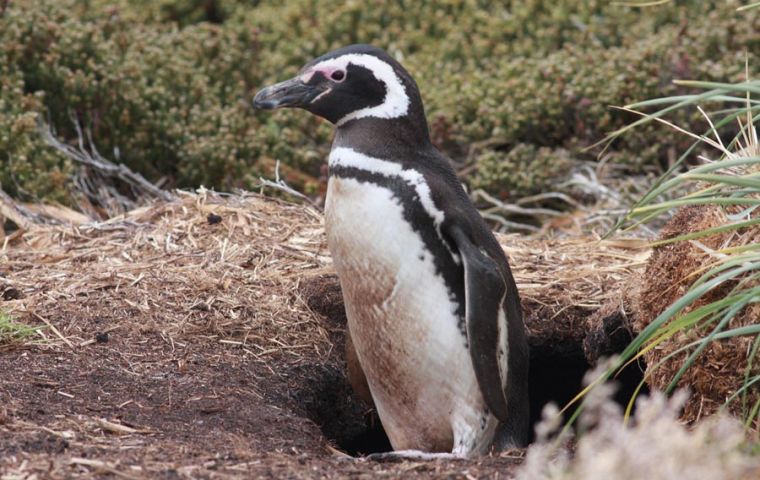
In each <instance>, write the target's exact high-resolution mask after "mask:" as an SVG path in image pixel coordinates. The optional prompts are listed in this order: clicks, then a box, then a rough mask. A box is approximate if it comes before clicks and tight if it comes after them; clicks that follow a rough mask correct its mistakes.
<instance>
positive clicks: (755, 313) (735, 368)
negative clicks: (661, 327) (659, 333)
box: [635, 206, 760, 421]
mask: <svg viewBox="0 0 760 480" xmlns="http://www.w3.org/2000/svg"><path fill="white" fill-rule="evenodd" d="M727 223H729V220H728V218H727V217H726V213H725V212H724V210H723V209H722V208H720V207H717V206H690V207H685V208H682V209H680V210H679V211H678V212H677V213H676V215H675V216H674V217H673V218H672V219H671V220H670V222H668V224H667V225H666V226H665V228H663V230H662V232H661V238H662V239H669V238H674V237H676V236H679V235H684V234H688V233H693V232H698V231H701V230H705V229H708V228H713V227H717V226H720V225H726V224H727ZM758 241H760V232H759V231H758V230H757V229H747V230H745V231H740V232H725V233H718V234H715V235H712V236H709V237H705V238H700V239H699V240H698V241H681V242H677V243H671V244H666V245H663V246H660V247H657V248H655V249H654V252H653V253H652V256H651V259H650V260H649V263H648V264H647V267H646V271H645V273H644V275H643V277H642V286H641V290H640V294H639V295H638V298H637V300H636V308H635V310H636V312H637V317H636V319H637V320H636V325H635V329H636V330H637V331H641V330H642V329H643V328H645V327H646V326H647V325H649V324H650V323H651V322H652V321H653V320H654V319H655V318H657V316H658V315H660V314H661V313H662V312H663V311H664V310H665V309H666V308H667V307H669V306H670V305H671V304H672V303H673V302H674V301H676V300H677V299H679V298H680V297H681V296H683V295H684V294H685V293H686V292H687V291H688V289H689V288H690V287H691V286H692V285H693V283H694V282H695V281H696V280H697V279H699V277H700V276H701V275H702V274H703V273H705V272H706V270H707V269H708V268H709V266H710V265H711V264H713V263H714V262H715V260H716V259H717V258H718V257H719V256H720V255H721V254H720V253H719V252H718V251H719V250H721V249H724V248H726V247H737V246H741V245H748V244H750V243H756V242H758ZM737 283H738V279H735V280H732V281H726V282H724V283H723V284H721V285H719V286H717V287H716V288H714V289H712V290H711V291H709V292H707V293H706V294H705V295H703V296H702V297H701V298H699V299H698V300H697V301H695V302H694V303H692V304H691V305H689V306H688V307H687V308H686V309H684V311H683V312H682V314H686V313H688V312H693V311H694V310H696V309H698V308H700V307H703V306H705V305H707V304H708V303H711V302H714V301H716V300H720V299H722V298H725V297H726V296H727V295H728V294H729V293H730V292H731V290H732V289H733V288H734V287H736V286H737ZM759 318H760V306H758V304H757V303H755V304H750V306H749V307H746V308H745V309H744V310H743V311H741V312H739V314H738V315H737V316H736V317H735V318H734V319H733V320H732V321H731V324H730V326H729V327H730V328H737V327H741V326H746V325H752V324H757V322H758V319H759ZM729 327H727V328H729ZM713 328H714V325H705V326H702V327H698V328H696V329H693V330H689V331H688V333H683V332H679V333H677V334H675V335H674V336H673V337H671V338H669V339H666V340H664V341H663V342H661V343H660V344H659V345H658V346H656V347H655V348H653V349H651V350H649V351H648V352H647V353H646V354H645V359H646V362H647V365H650V366H654V365H657V364H658V363H660V362H662V364H661V365H660V366H659V367H657V368H652V369H650V370H649V371H648V372H647V376H648V377H647V378H648V380H647V381H648V383H649V385H650V387H653V388H656V389H659V390H663V389H665V388H666V387H667V386H668V384H669V383H670V382H671V380H672V379H673V376H674V375H675V373H676V372H677V371H678V370H679V369H680V368H681V365H683V362H684V361H685V360H686V358H687V357H688V356H689V354H690V353H691V351H690V350H689V351H684V352H681V353H676V351H677V350H678V349H679V348H681V347H683V346H684V345H687V344H689V343H690V342H693V341H695V340H698V339H699V338H700V337H701V336H704V335H706V334H708V333H709V332H710V331H711V330H712V329H713ZM752 343H753V338H752V337H747V336H745V337H733V338H730V339H725V340H720V341H716V342H712V343H711V344H710V345H709V346H708V347H707V348H706V349H705V350H704V351H703V352H702V353H701V354H700V355H699V356H698V357H697V359H696V361H695V363H694V365H693V366H692V367H691V368H689V369H688V370H687V371H686V373H685V374H684V376H683V377H682V378H681V380H680V382H679V386H680V387H685V388H688V389H689V390H690V391H691V392H692V393H693V395H692V396H691V398H690V399H689V401H688V402H687V403H686V406H685V410H684V414H683V417H684V419H686V420H689V421H694V420H698V419H699V418H700V417H702V416H704V415H710V414H712V413H714V412H715V411H717V410H718V409H719V408H720V407H721V406H722V405H723V404H724V402H725V401H726V399H728V398H729V396H731V395H732V394H733V393H735V392H736V390H737V388H739V387H740V386H741V385H742V382H743V379H744V377H745V374H746V373H747V365H748V353H749V352H750V351H751V349H752ZM669 355H672V357H671V358H669V359H666V357H667V356H669ZM759 373H760V367H759V366H757V365H755V366H754V367H753V372H752V373H751V374H750V375H757V374H759ZM759 398H760V392H758V391H757V389H754V391H752V392H751V394H750V395H749V396H748V398H747V402H746V404H744V405H743V402H733V403H732V406H731V409H732V411H733V412H734V413H737V414H739V415H742V414H743V413H746V412H742V411H741V410H742V409H743V408H746V407H747V406H749V407H751V406H752V405H754V403H755V402H756V401H757V400H758V399H759Z"/></svg>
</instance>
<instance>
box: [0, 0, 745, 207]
mask: <svg viewBox="0 0 760 480" xmlns="http://www.w3.org/2000/svg"><path fill="white" fill-rule="evenodd" d="M736 6H738V5H734V4H733V3H732V2H670V3H669V4H666V5H663V6H661V7H658V8H656V9H649V10H646V11H642V10H641V9H636V8H629V7H625V6H620V5H615V4H614V3H611V2H608V1H601V0H600V1H591V2H586V1H579V0H561V1H559V2H551V3H550V4H549V3H547V2H542V1H538V0H530V1H520V2H488V1H483V0H480V1H477V0H458V1H445V2H438V1H436V2H434V1H416V2H412V1H401V0H399V1H395V2H380V1H371V2H343V3H337V2H331V1H326V0H295V1H288V2H284V1H278V2H262V3H261V4H259V2H255V1H245V0H202V1H201V0H160V1H155V2H154V1H147V0H139V1H127V0H120V1H106V0H29V1H26V2H11V3H10V4H9V6H8V7H7V9H6V10H5V12H4V13H3V15H2V18H0V158H2V159H3V161H2V162H0V184H2V186H3V188H4V189H6V190H8V191H10V192H11V193H12V194H14V195H22V196H27V197H29V196H31V197H34V196H37V197H47V198H52V199H57V200H61V201H69V200H70V197H69V195H70V192H69V190H68V186H69V182H70V174H71V172H72V165H71V163H70V162H69V160H67V159H66V158H64V157H62V156H61V155H60V154H59V153H57V152H55V151H51V150H50V149H49V148H47V147H45V146H44V144H43V142H42V141H41V139H40V137H39V135H38V133H37V131H36V128H35V127H36V123H37V121H38V120H45V121H49V122H50V123H51V124H52V125H53V126H54V128H55V130H56V132H57V134H58V135H59V136H61V137H63V138H65V139H67V140H68V141H72V142H74V141H75V140H76V137H77V133H76V129H75V126H74V122H73V121H72V118H76V119H77V120H78V122H79V123H80V124H81V125H82V126H83V127H85V128H86V129H89V130H90V131H91V133H92V137H93V139H94V142H95V145H96V146H97V148H98V150H99V151H100V152H101V153H102V154H104V155H105V156H107V157H110V158H112V159H114V160H118V161H121V162H124V163H125V164H126V165H128V166H129V167H130V168H132V169H134V170H136V171H139V172H140V173H142V174H144V175H145V176H146V177H148V178H150V179H152V180H154V181H155V180H159V179H162V178H165V179H166V180H168V184H169V185H174V186H190V187H192V186H197V185H199V184H205V185H206V186H209V187H215V188H219V189H231V188H235V187H251V186H252V185H254V184H255V183H257V179H258V177H259V176H260V175H262V174H263V175H272V169H273V167H274V163H275V161H276V160H280V161H282V162H283V165H284V166H286V167H287V168H284V169H283V170H284V172H283V173H284V175H285V177H286V178H287V180H288V181H289V182H291V183H293V184H295V185H296V186H298V187H300V188H303V189H305V190H306V191H311V190H313V189H314V188H316V186H317V185H316V179H317V178H318V177H319V175H320V168H321V166H322V163H323V161H324V160H323V159H324V157H325V154H326V149H327V148H328V143H329V136H330V132H331V129H330V128H329V126H327V125H325V124H324V123H322V122H319V121H317V120H315V119H313V118H310V117H309V116H308V115H303V114H302V113H301V112H278V113H277V114H275V115H259V114H256V113H255V112H252V111H251V109H250V108H249V105H248V104H249V100H250V94H251V92H252V91H254V90H255V89H256V88H258V87H259V86H261V85H263V84H265V83H269V82H272V81H275V80H281V79H283V78H285V77H287V76H288V75H291V74H293V73H294V72H295V71H296V70H297V69H298V68H299V67H300V66H301V65H302V64H303V63H304V62H305V61H307V60H309V59H311V58H313V57H314V56H316V55H319V54H321V53H324V52H326V51H328V50H330V49H332V48H335V47H338V46H342V45H346V44H350V43H355V42H366V43H373V44H375V45H378V46H382V47H384V48H386V49H388V50H389V51H390V52H392V53H393V54H394V55H397V56H399V57H403V58H402V59H403V61H404V63H405V65H407V67H408V68H409V69H410V70H411V71H412V73H413V74H414V75H415V76H416V78H417V80H418V82H419V84H420V87H421V90H422V93H423V97H424V100H425V102H426V105H427V110H428V114H429V117H430V119H431V124H432V130H433V135H434V138H435V141H436V142H437V143H438V145H440V146H441V148H443V149H444V151H445V152H446V153H447V154H448V155H450V156H451V157H452V158H453V159H454V160H455V161H456V162H458V163H460V164H461V162H463V161H465V159H466V158H469V159H470V160H472V161H473V162H474V164H473V165H471V167H472V169H471V170H470V171H471V172H473V173H471V174H470V175H468V180H469V181H471V182H472V183H473V184H474V185H476V186H480V187H483V188H486V189H488V190H489V191H490V192H491V193H494V194H498V195H499V196H501V197H502V198H519V197H521V196H524V195H529V194H532V193H535V192H540V191H545V190H550V189H554V188H556V185H557V184H559V183H561V181H562V180H563V178H562V177H563V174H565V173H567V172H568V171H570V169H571V168H572V167H573V166H574V165H577V164H578V163H579V162H583V161H587V160H593V159H594V158H595V157H594V154H593V153H588V152H583V151H582V148H583V147H585V146H587V145H589V144H591V143H593V142H594V141H597V140H598V139H599V138H601V137H602V136H603V135H604V134H605V133H606V132H608V131H611V130H614V129H617V128H620V127H622V126H623V125H625V124H626V123H628V122H630V120H631V116H630V115H629V114H627V113H625V112H620V111H615V110H611V109H610V108H609V107H608V106H609V105H613V104H614V105H620V104H625V103H629V102H632V101H635V100H636V99H641V98H653V97H660V96H663V95H674V94H678V93H681V92H682V90H683V89H682V87H680V86H678V85H675V84H673V83H672V82H671V80H672V79H674V78H700V79H704V80H706V81H736V80H737V79H738V78H739V76H740V75H741V73H742V64H743V62H742V58H741V57H742V53H741V52H743V50H744V49H745V48H746V49H747V50H748V51H750V52H757V51H760V37H759V36H758V35H757V34H756V32H757V31H760V16H758V15H754V14H752V13H747V12H744V13H737V12H736V11H735V7H736ZM680 115H682V117H681V118H679V119H678V120H679V122H680V124H682V125H685V126H687V127H688V126H690V125H694V124H695V123H694V122H698V121H699V117H698V116H697V115H693V114H691V113H687V112H683V113H681V114H680ZM679 142H683V140H678V139H675V138H674V137H673V136H672V135H671V134H670V133H669V132H666V131H664V130H663V129H659V128H654V127H651V126H646V127H644V128H641V129H638V130H637V131H635V132H633V133H631V134H629V135H626V136H625V137H624V138H622V139H621V140H619V141H617V142H615V144H614V145H613V146H612V148H610V149H609V150H608V153H609V155H610V158H609V160H611V161H615V162H618V163H620V164H623V165H625V166H626V167H627V173H637V172H641V171H643V170H646V169H651V168H655V169H657V168H660V167H661V166H664V165H668V161H669V157H668V155H669V152H672V151H673V149H676V150H677V149H680V148H681V147H683V146H684V144H683V143H679ZM473 145H485V146H484V147H482V148H476V150H477V152H476V153H477V155H469V153H470V150H471V149H472V148H473ZM117 152H118V153H117ZM534 154H535V155H536V160H535V162H531V156H532V155H534ZM544 167H548V168H544ZM517 170H519V173H518V174H515V171H517Z"/></svg>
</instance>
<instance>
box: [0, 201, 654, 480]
mask: <svg viewBox="0 0 760 480" xmlns="http://www.w3.org/2000/svg"><path fill="white" fill-rule="evenodd" d="M507 240H508V242H507V243H508V244H511V247H512V249H511V250H510V249H509V248H508V249H507V250H508V252H509V253H510V255H511V256H512V257H513V260H515V257H518V258H517V261H516V268H515V275H516V278H517V281H518V286H519V288H520V290H521V292H523V306H524V308H525V310H526V321H527V323H528V326H529V330H530V332H531V343H532V346H533V347H534V352H540V353H541V354H542V355H544V356H543V357H541V358H539V359H537V361H536V362H534V365H535V366H536V368H535V369H534V372H536V373H534V374H536V375H548V374H551V373H552V372H554V373H553V374H554V375H555V380H556V381H552V380H551V378H550V379H549V380H546V378H544V381H543V383H542V384H543V385H545V386H546V387H548V388H546V389H545V390H546V391H541V392H533V393H534V396H535V397H536V398H540V399H541V400H540V401H541V402H544V401H545V400H546V399H547V398H555V399H559V398H560V397H562V398H565V399H566V398H567V396H568V395H570V394H572V393H573V392H572V391H573V389H576V388H577V387H578V385H579V382H580V375H582V373H583V371H584V370H585V368H586V367H587V365H586V364H585V363H584V361H583V352H582V348H581V344H582V340H583V332H584V331H585V328H586V327H585V319H586V317H588V316H589V312H591V311H593V310H595V309H598V308H599V306H600V305H601V304H602V303H605V302H607V301H608V300H611V299H614V295H615V292H616V291H617V290H619V289H617V287H616V285H617V283H616V282H620V281H624V280H625V278H626V275H627V274H628V273H630V272H629V271H630V270H631V269H635V268H638V267H640V266H641V265H643V259H644V257H645V252H641V251H640V250H638V247H636V246H635V245H632V244H631V245H629V244H625V245H617V246H611V245H607V246H606V247H605V246H604V245H602V244H600V243H599V242H592V243H593V245H595V246H594V252H595V253H594V255H596V256H594V255H586V254H584V253H583V248H584V247H583V246H582V245H583V242H577V241H576V242H569V243H567V244H562V245H561V244H559V243H557V242H555V243H551V242H548V243H547V242H543V243H540V244H537V243H530V242H527V241H518V240H517V239H507ZM513 240H514V241H513ZM0 246H2V250H0V309H1V310H3V311H5V312H6V313H8V314H10V315H11V316H12V317H13V318H14V319H15V320H16V321H18V322H21V323H24V324H28V325H35V326H37V327H39V328H38V330H37V333H36V334H35V335H33V336H32V337H28V338H26V339H24V340H22V341H14V342H7V341H6V342H5V343H3V344H2V346H1V347H0V472H1V475H0V477H1V478H4V479H5V478H8V479H10V478H72V477H73V478H92V477H96V476H97V477H100V476H105V477H108V476H111V477H118V478H237V477H240V478H250V477H260V476H275V477H291V478H321V477H325V478H327V477H329V478H340V477H345V478H348V477H350V478H356V477H359V478H361V477H364V476H367V477H368V476H370V475H373V476H374V475H378V474H382V475H386V476H392V477H395V476H400V475H402V474H403V475H404V476H405V477H410V478H414V477H430V476H436V477H439V476H444V477H450V478H510V477H512V476H513V474H514V472H515V468H516V466H517V465H519V464H520V462H521V459H522V456H523V454H524V452H522V451H510V452H504V453H502V454H501V455H498V456H491V457H484V458H479V459H474V460H467V461H464V460H458V461H457V460H452V461H434V462H417V461H404V462H385V463H383V462H374V461H368V460H364V459H361V458H351V457H350V455H356V456H361V454H362V453H368V452H373V451H384V450H387V449H388V444H387V439H385V438H384V435H383V434H382V430H381V428H380V426H379V423H378V421H377V418H376V417H375V415H374V414H373V412H372V411H371V410H369V409H368V408H367V407H366V406H364V405H363V404H362V403H361V402H360V401H359V400H358V399H357V398H356V397H355V396H354V394H353V393H352V392H351V391H350V388H349V387H348V385H347V382H346V379H345V363H344V359H343V342H344V337H343V335H344V324H343V321H344V319H343V312H342V304H341V302H340V292H339V290H338V287H337V283H336V280H335V277H334V274H333V272H332V270H331V262H330V259H329V255H328V253H327V251H326V249H325V245H324V235H323V232H322V224H321V215H320V214H319V212H317V211H315V210H313V209H311V208H308V207H304V206H296V205H290V204H286V203H284V202H280V201H278V200H272V199H266V198H263V197H259V196H253V195H249V196H245V197H222V196H219V195H212V194H210V193H208V192H203V191H202V192H201V193H200V194H179V198H178V199H177V200H176V201H174V202H170V203H164V204H157V205H153V206H149V207H145V208H142V209H140V210H138V211H134V212H131V213H130V214H128V215H125V216H122V217H118V218H114V219H111V220H109V221H107V222H102V223H97V224H87V225H81V226H78V227H69V226H54V227H39V228H34V229H31V230H29V231H27V232H24V234H23V235H16V236H15V237H13V238H12V239H11V240H9V241H8V242H6V243H5V245H2V244H0ZM615 248H617V249H615ZM587 253H588V252H587ZM597 254H598V255H597ZM576 257H577V258H576ZM573 258H576V260H575V261H576V265H575V267H576V268H574V269H572V274H571V275H568V274H563V273H562V271H560V269H559V267H558V265H559V263H558V262H560V261H565V262H571V261H573ZM605 259H606V260H605ZM610 259H612V262H613V263H612V264H610V263H609V262H610ZM603 261H604V262H608V263H607V264H604V265H603V267H604V268H599V267H600V266H601V265H600V264H599V263H598V262H603ZM584 268H587V269H589V271H588V272H585V273H584V271H583V269H584ZM597 270H598V271H597ZM592 271H593V272H595V273H590V272H592ZM537 272H541V275H538V274H537ZM600 272H601V273H600ZM563 275H564V276H563ZM594 275H597V276H599V275H604V276H605V277H604V278H605V279H606V283H604V282H602V283H599V282H595V281H594V279H595V278H596V277H594ZM578 278H583V281H580V282H579V281H577V280H578ZM573 283H574V284H578V286H577V287H574V288H569V287H568V284H573ZM600 285H606V286H605V287H600ZM3 300H4V301H3ZM547 319H550V320H551V321H554V322H556V324H557V325H558V326H559V327H558V328H557V329H555V330H553V332H554V333H552V332H549V330H550V329H548V328H547V327H546V325H545V322H546V321H547ZM542 322H543V323H542ZM547 332H549V333H547ZM557 332H558V333H557ZM563 332H564V333H563ZM552 349H553V350H552ZM547 352H549V354H548V356H547V355H545V354H547ZM552 352H553V353H552ZM551 355H555V356H554V357H552V356H551ZM534 360H536V359H534ZM571 360H572V361H571ZM542 361H543V363H542ZM563 362H565V364H564V365H562V366H563V367H564V368H565V370H562V369H558V367H557V365H560V364H562V363H563ZM573 362H575V363H573ZM568 365H573V366H572V368H570V367H568ZM560 370H561V371H560ZM547 372H548V373H547ZM568 372H570V373H572V375H569V374H568ZM568 378H571V381H569V382H568V381H567V380H568ZM560 380H565V383H567V385H566V386H563V388H562V389H559V390H557V388H555V385H560V384H562V383H563V382H560ZM534 383H535V384H538V382H534ZM553 388H554V390H555V391H553V390H552V389H553ZM542 395H543V396H542ZM534 410H536V409H535V408H534ZM536 413H538V412H536Z"/></svg>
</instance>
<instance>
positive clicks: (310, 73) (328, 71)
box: [301, 65, 346, 83]
mask: <svg viewBox="0 0 760 480" xmlns="http://www.w3.org/2000/svg"><path fill="white" fill-rule="evenodd" d="M317 73H318V74H321V75H322V76H323V77H325V78H326V79H328V80H331V81H333V82H337V83H340V82H342V81H343V80H345V79H346V71H345V70H344V69H342V68H340V67H336V66H331V65H321V66H316V67H312V68H310V69H309V70H307V71H305V72H303V73H302V74H301V81H302V82H303V83H309V82H310V81H311V79H312V78H313V77H314V75H315V74H317Z"/></svg>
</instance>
